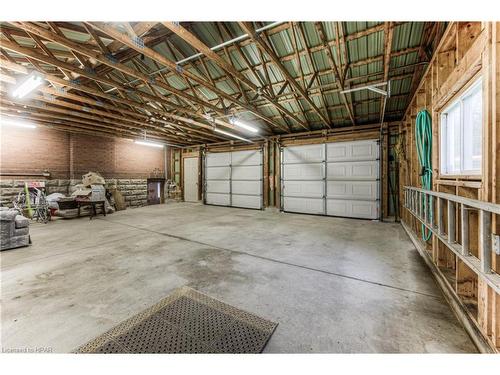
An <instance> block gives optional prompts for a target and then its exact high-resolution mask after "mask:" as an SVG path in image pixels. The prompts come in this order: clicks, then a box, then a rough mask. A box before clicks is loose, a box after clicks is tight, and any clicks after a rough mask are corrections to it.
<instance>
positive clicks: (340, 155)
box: [327, 140, 379, 162]
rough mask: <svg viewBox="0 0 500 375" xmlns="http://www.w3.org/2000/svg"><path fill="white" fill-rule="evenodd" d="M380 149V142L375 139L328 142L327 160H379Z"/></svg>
mask: <svg viewBox="0 0 500 375" xmlns="http://www.w3.org/2000/svg"><path fill="white" fill-rule="evenodd" d="M378 150H379V146H378V143H377V141H373V140H367V141H352V142H336V143H328V144H327V155H328V158H327V161H329V162H334V161H364V160H377V159H378Z"/></svg>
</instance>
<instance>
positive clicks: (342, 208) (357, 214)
mask: <svg viewBox="0 0 500 375" xmlns="http://www.w3.org/2000/svg"><path fill="white" fill-rule="evenodd" d="M326 213H327V215H330V216H344V217H354V218H362V219H376V218H377V217H378V201H358V200H344V199H327V201H326Z"/></svg>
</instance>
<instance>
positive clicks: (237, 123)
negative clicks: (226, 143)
mask: <svg viewBox="0 0 500 375" xmlns="http://www.w3.org/2000/svg"><path fill="white" fill-rule="evenodd" d="M230 122H231V124H233V125H235V126H238V127H240V128H242V129H245V130H248V131H250V132H252V133H258V132H259V129H257V128H256V127H254V126H251V125H248V124H247V123H245V122H243V121H241V120H240V119H238V118H232V119H231V120H230Z"/></svg>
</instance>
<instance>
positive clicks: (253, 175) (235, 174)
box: [231, 165, 262, 180]
mask: <svg viewBox="0 0 500 375" xmlns="http://www.w3.org/2000/svg"><path fill="white" fill-rule="evenodd" d="M261 176H262V166H261V165H255V166H241V167H236V166H233V167H232V174H231V179H232V180H260V179H261Z"/></svg>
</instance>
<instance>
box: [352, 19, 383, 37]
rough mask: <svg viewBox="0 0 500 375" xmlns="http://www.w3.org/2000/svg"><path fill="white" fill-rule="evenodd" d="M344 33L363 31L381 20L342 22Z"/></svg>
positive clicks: (378, 23)
mask: <svg viewBox="0 0 500 375" xmlns="http://www.w3.org/2000/svg"><path fill="white" fill-rule="evenodd" d="M342 23H343V24H344V30H345V33H346V35H350V34H354V33H358V32H360V31H365V30H366V29H369V28H371V27H375V26H377V25H380V24H382V23H383V22H342Z"/></svg>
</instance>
